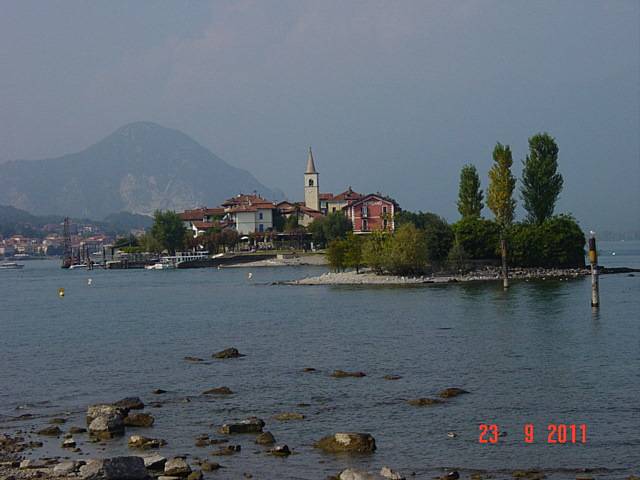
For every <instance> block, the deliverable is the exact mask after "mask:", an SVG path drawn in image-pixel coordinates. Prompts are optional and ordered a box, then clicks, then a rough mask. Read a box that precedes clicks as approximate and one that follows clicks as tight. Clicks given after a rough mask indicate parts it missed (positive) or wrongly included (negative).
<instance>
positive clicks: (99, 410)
mask: <svg viewBox="0 0 640 480" xmlns="http://www.w3.org/2000/svg"><path fill="white" fill-rule="evenodd" d="M128 414H129V409H128V408H125V407H119V406H116V405H114V404H112V403H99V404H97V405H89V407H88V408H87V425H89V424H91V422H93V421H94V420H95V419H96V418H98V417H111V416H114V415H118V416H120V417H122V418H124V417H126V416H127V415H128Z"/></svg>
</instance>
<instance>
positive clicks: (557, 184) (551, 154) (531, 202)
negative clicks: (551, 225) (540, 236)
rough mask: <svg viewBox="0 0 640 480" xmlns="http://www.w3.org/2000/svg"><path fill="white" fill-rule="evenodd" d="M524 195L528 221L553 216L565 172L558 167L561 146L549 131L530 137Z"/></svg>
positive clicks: (533, 221)
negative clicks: (559, 170)
mask: <svg viewBox="0 0 640 480" xmlns="http://www.w3.org/2000/svg"><path fill="white" fill-rule="evenodd" d="M523 164H524V169H523V170H522V186H521V187H520V192H521V195H520V197H521V198H522V200H523V202H524V208H525V210H526V211H527V220H528V221H529V222H531V223H535V224H537V225H542V223H543V222H544V221H545V220H546V219H548V218H550V217H551V215H553V210H554V209H555V205H556V201H557V200H558V197H559V195H560V192H561V191H562V184H563V179H562V175H560V174H559V173H557V169H558V145H557V144H556V142H555V139H554V138H551V136H549V134H548V133H546V132H545V133H538V134H536V135H534V136H533V137H531V138H530V139H529V155H527V158H526V160H524V161H523Z"/></svg>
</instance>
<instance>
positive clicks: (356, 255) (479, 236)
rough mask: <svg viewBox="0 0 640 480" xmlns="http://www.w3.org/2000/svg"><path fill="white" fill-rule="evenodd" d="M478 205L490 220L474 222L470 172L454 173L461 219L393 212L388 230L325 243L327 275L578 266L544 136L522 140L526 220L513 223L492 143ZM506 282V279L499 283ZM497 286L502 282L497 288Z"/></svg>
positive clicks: (510, 194) (507, 173)
mask: <svg viewBox="0 0 640 480" xmlns="http://www.w3.org/2000/svg"><path fill="white" fill-rule="evenodd" d="M493 161H494V164H493V166H492V168H491V170H490V171H489V175H488V176H489V181H490V183H489V187H488V190H487V197H486V203H487V206H488V207H489V209H490V210H491V212H492V213H493V215H494V218H493V219H490V220H487V219H485V218H484V217H483V216H482V210H483V208H484V203H483V202H484V200H485V197H484V192H483V190H482V189H481V188H480V187H481V182H480V178H479V176H478V172H477V169H476V167H475V166H474V165H473V164H469V165H465V166H464V167H463V168H462V170H461V173H460V184H459V191H458V200H457V202H456V203H457V207H458V212H459V213H460V216H461V219H460V220H459V221H458V222H456V223H454V224H452V225H450V224H448V223H447V222H446V220H445V219H444V218H442V217H439V216H437V215H436V214H433V213H422V212H418V213H412V212H399V213H398V214H397V215H396V216H395V218H394V220H395V224H396V230H395V231H393V232H390V231H377V232H373V233H372V234H371V235H367V236H366V237H362V236H359V235H354V234H346V235H344V236H342V237H341V238H337V239H335V240H333V241H332V242H331V243H329V248H328V251H327V254H328V260H329V264H330V266H331V268H332V269H333V270H343V269H345V268H353V269H356V270H358V269H360V268H362V267H365V266H366V267H369V268H371V269H373V270H374V271H375V272H377V273H385V272H386V273H390V274H395V275H416V274H423V273H428V272H429V271H432V270H434V269H443V268H446V269H449V270H464V269H465V268H468V267H470V266H471V264H472V262H474V261H475V262H477V261H479V260H485V261H490V262H493V261H498V260H500V259H502V263H503V266H504V270H505V275H506V265H507V257H508V261H509V264H510V265H512V266H519V267H581V266H584V245H585V238H584V233H583V232H582V230H581V229H580V226H579V225H578V223H577V222H576V220H575V219H574V218H573V217H572V216H571V215H562V214H561V215H554V210H555V205H556V202H557V200H558V198H559V195H560V192H561V191H562V186H563V178H562V175H561V174H560V173H558V171H557V170H558V146H557V144H556V142H555V139H554V138H552V137H551V136H550V135H549V134H548V133H546V132H545V133H538V134H536V135H534V136H533V137H531V138H530V139H529V154H528V155H527V156H526V158H525V159H524V160H523V165H524V167H523V171H522V178H521V180H520V182H521V186H520V199H521V200H522V201H523V207H524V209H525V211H526V213H527V215H526V218H525V219H524V220H523V221H521V222H519V223H514V218H515V208H516V199H515V198H514V192H515V189H516V183H517V180H516V178H515V177H514V176H513V174H512V171H511V169H512V166H513V158H512V153H511V149H510V147H509V145H502V144H501V143H500V142H497V143H496V146H495V148H494V150H493ZM505 278H506V277H505ZM505 286H507V284H506V283H505Z"/></svg>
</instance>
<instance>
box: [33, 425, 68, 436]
mask: <svg viewBox="0 0 640 480" xmlns="http://www.w3.org/2000/svg"><path fill="white" fill-rule="evenodd" d="M61 433H62V430H60V427H58V426H57V425H51V426H50V427H45V428H43V429H42V430H38V435H47V436H50V437H57V436H58V435H60V434H61Z"/></svg>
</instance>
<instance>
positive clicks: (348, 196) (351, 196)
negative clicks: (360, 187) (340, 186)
mask: <svg viewBox="0 0 640 480" xmlns="http://www.w3.org/2000/svg"><path fill="white" fill-rule="evenodd" d="M359 198H362V195H361V194H359V193H358V192H354V191H353V190H352V189H351V187H349V188H348V189H347V190H345V191H344V192H342V193H339V194H338V195H336V196H335V197H331V198H330V199H328V200H327V201H329V202H347V201H349V200H358V199H359Z"/></svg>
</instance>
